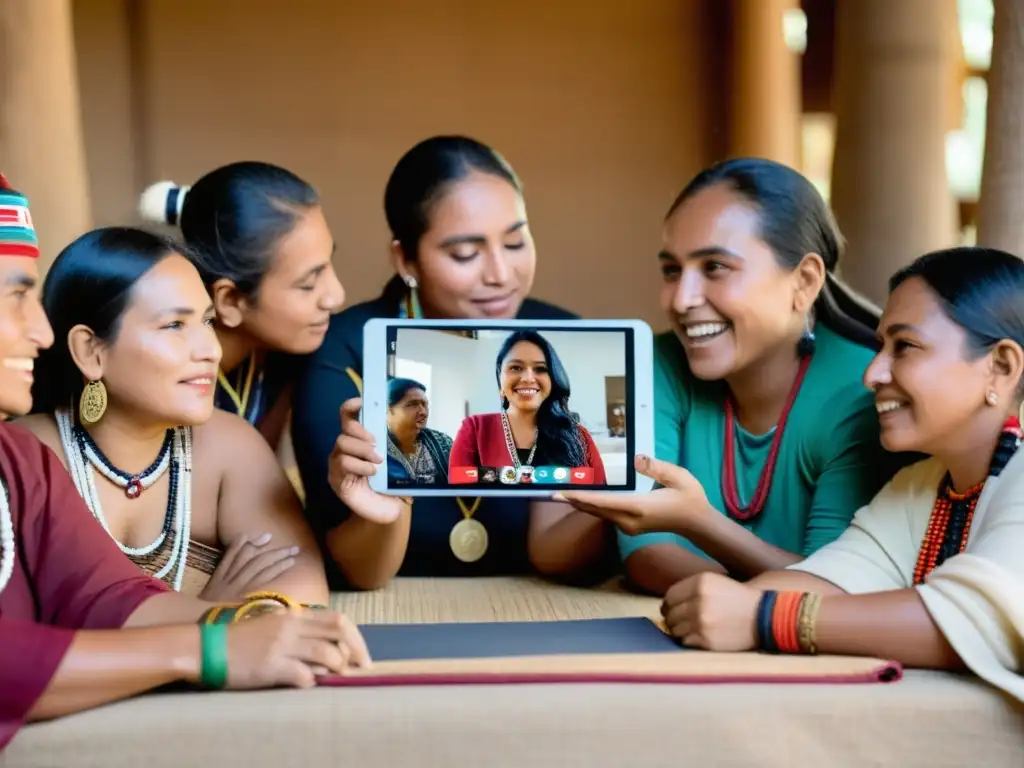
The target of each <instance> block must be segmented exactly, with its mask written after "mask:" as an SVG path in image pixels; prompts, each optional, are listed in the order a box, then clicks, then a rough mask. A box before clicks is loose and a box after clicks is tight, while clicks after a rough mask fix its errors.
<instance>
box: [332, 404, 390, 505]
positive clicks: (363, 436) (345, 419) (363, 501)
mask: <svg viewBox="0 0 1024 768" xmlns="http://www.w3.org/2000/svg"><path fill="white" fill-rule="evenodd" d="M362 406H363V401H362V399H360V398H358V397H354V398H352V399H351V400H346V401H345V402H344V403H342V404H341V434H340V435H339V436H338V439H337V440H336V441H335V443H334V450H333V451H331V456H330V459H329V460H328V482H329V483H330V484H331V488H333V489H334V493H335V494H337V496H338V498H339V499H341V501H342V502H343V503H344V504H345V506H346V507H348V508H349V509H350V510H352V511H353V512H354V513H355V514H357V515H359V516H360V517H362V518H365V519H366V520H369V521H371V522H374V523H381V524H383V525H386V524H388V523H393V522H394V521H395V520H397V519H398V517H399V515H401V514H402V509H403V507H405V506H406V505H408V503H409V502H408V500H407V499H403V498H401V497H399V496H386V495H384V494H380V493H377V492H376V491H374V490H373V489H371V488H370V481H369V479H368V478H370V477H372V476H373V475H375V474H377V467H378V466H380V465H381V464H383V463H384V459H383V457H381V456H380V455H378V453H377V451H376V446H375V444H374V439H373V435H371V434H370V432H369V430H367V429H366V428H365V427H364V426H363V425H362V424H360V423H359V410H360V408H362Z"/></svg>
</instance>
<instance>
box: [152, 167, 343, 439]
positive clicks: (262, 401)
mask: <svg viewBox="0 0 1024 768" xmlns="http://www.w3.org/2000/svg"><path fill="white" fill-rule="evenodd" d="M140 211H141V213H142V215H143V217H144V218H146V219H148V220H150V221H156V222H159V223H162V224H170V225H172V226H178V227H180V228H181V233H182V235H183V236H184V238H185V242H186V244H187V245H188V251H187V253H186V256H188V258H190V259H191V260H192V262H193V263H194V264H195V265H196V268H197V269H198V270H199V274H200V275H201V276H202V278H203V282H204V283H205V284H206V287H207V290H208V291H209V293H210V295H211V296H212V297H213V302H214V305H215V308H216V310H217V322H216V325H215V327H216V331H217V337H218V339H219V340H220V344H221V347H222V349H223V357H222V359H221V364H220V368H221V370H220V372H219V373H218V377H217V393H216V403H217V406H218V407H220V408H223V409H224V410H227V411H230V412H232V413H237V414H238V415H239V416H241V417H243V418H244V419H246V420H247V421H248V422H249V423H250V424H252V425H254V426H256V427H257V429H259V430H260V432H262V433H263V435H264V436H265V437H266V438H267V440H268V442H269V443H270V444H271V445H276V444H277V442H278V439H279V438H280V436H281V433H282V431H283V429H284V427H285V424H286V422H287V416H288V410H289V408H290V406H291V388H292V377H293V376H294V373H295V371H296V369H297V367H298V365H297V363H298V360H296V359H295V357H296V356H305V355H308V354H309V353H311V352H314V351H315V350H316V349H317V348H318V347H319V346H320V344H321V343H322V342H323V340H324V335H325V334H326V333H327V324H328V322H329V320H330V318H331V314H332V313H333V312H335V311H336V310H337V309H339V308H340V307H341V305H342V302H343V301H344V299H345V292H344V290H343V289H342V286H341V284H340V283H339V282H338V278H337V275H336V274H335V272H334V268H333V266H332V265H331V258H332V256H333V255H334V238H333V236H332V235H331V232H330V229H328V227H327V221H326V219H325V218H324V213H323V210H322V209H321V207H320V201H319V198H318V196H317V193H316V190H315V189H313V187H312V186H310V185H309V184H308V183H307V182H305V181H303V180H302V179H300V178H299V177H298V176H296V175H295V174H293V173H291V172H290V171H287V170H285V169H284V168H279V167H278V166H275V165H270V164H269V163H258V162H241V163H232V164H230V165H225V166H223V167H221V168H217V169H216V170H214V171H211V172H210V173H208V174H206V175H205V176H203V177H202V178H201V179H199V181H197V182H196V183H195V184H194V185H192V186H191V187H179V186H176V185H175V184H173V183H171V182H166V181H165V182H159V183H157V184H154V185H153V186H151V187H150V188H149V189H147V190H146V192H145V193H144V194H143V196H142V200H141V203H140Z"/></svg>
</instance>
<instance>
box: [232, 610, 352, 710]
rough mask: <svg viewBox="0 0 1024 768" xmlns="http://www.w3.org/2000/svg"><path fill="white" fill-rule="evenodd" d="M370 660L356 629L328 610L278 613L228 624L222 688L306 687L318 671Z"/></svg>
mask: <svg viewBox="0 0 1024 768" xmlns="http://www.w3.org/2000/svg"><path fill="white" fill-rule="evenodd" d="M369 664H370V652H369V650H368V649H367V647H366V642H365V641H364V640H363V636H362V634H361V633H360V632H359V628H358V627H356V625H355V624H353V623H352V621H351V620H350V619H349V618H348V617H346V616H344V615H342V614H340V613H334V612H333V611H310V610H304V609H296V610H290V611H281V612H277V613H270V614H266V615H264V616H258V617H256V618H253V619H249V620H247V621H242V622H240V623H239V624H232V625H230V626H229V627H228V680H227V687H228V688H232V689H235V690H251V689H255V688H273V687H276V686H290V687H294V688H311V687H313V686H314V685H316V675H317V674H320V673H323V672H326V673H327V674H332V673H333V674H338V675H343V674H345V673H346V672H348V671H349V670H351V669H352V668H353V667H366V666H369ZM314 670H315V671H314Z"/></svg>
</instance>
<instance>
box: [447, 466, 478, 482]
mask: <svg viewBox="0 0 1024 768" xmlns="http://www.w3.org/2000/svg"><path fill="white" fill-rule="evenodd" d="M479 479H480V472H479V470H477V468H476V467H452V468H451V470H450V471H449V472H448V482H449V483H451V484H452V485H462V484H464V483H475V482H477V481H478V480H479Z"/></svg>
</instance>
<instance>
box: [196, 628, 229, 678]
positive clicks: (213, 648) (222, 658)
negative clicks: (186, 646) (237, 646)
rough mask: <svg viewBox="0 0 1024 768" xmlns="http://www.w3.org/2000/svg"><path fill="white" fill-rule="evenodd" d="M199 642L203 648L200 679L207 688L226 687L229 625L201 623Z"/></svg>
mask: <svg viewBox="0 0 1024 768" xmlns="http://www.w3.org/2000/svg"><path fill="white" fill-rule="evenodd" d="M199 642H200V646H201V648H202V667H201V670H200V673H199V681H200V682H201V683H202V684H203V685H204V686H206V687H207V688H224V687H225V686H227V684H228V628H227V625H226V624H202V625H200V627H199Z"/></svg>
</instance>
